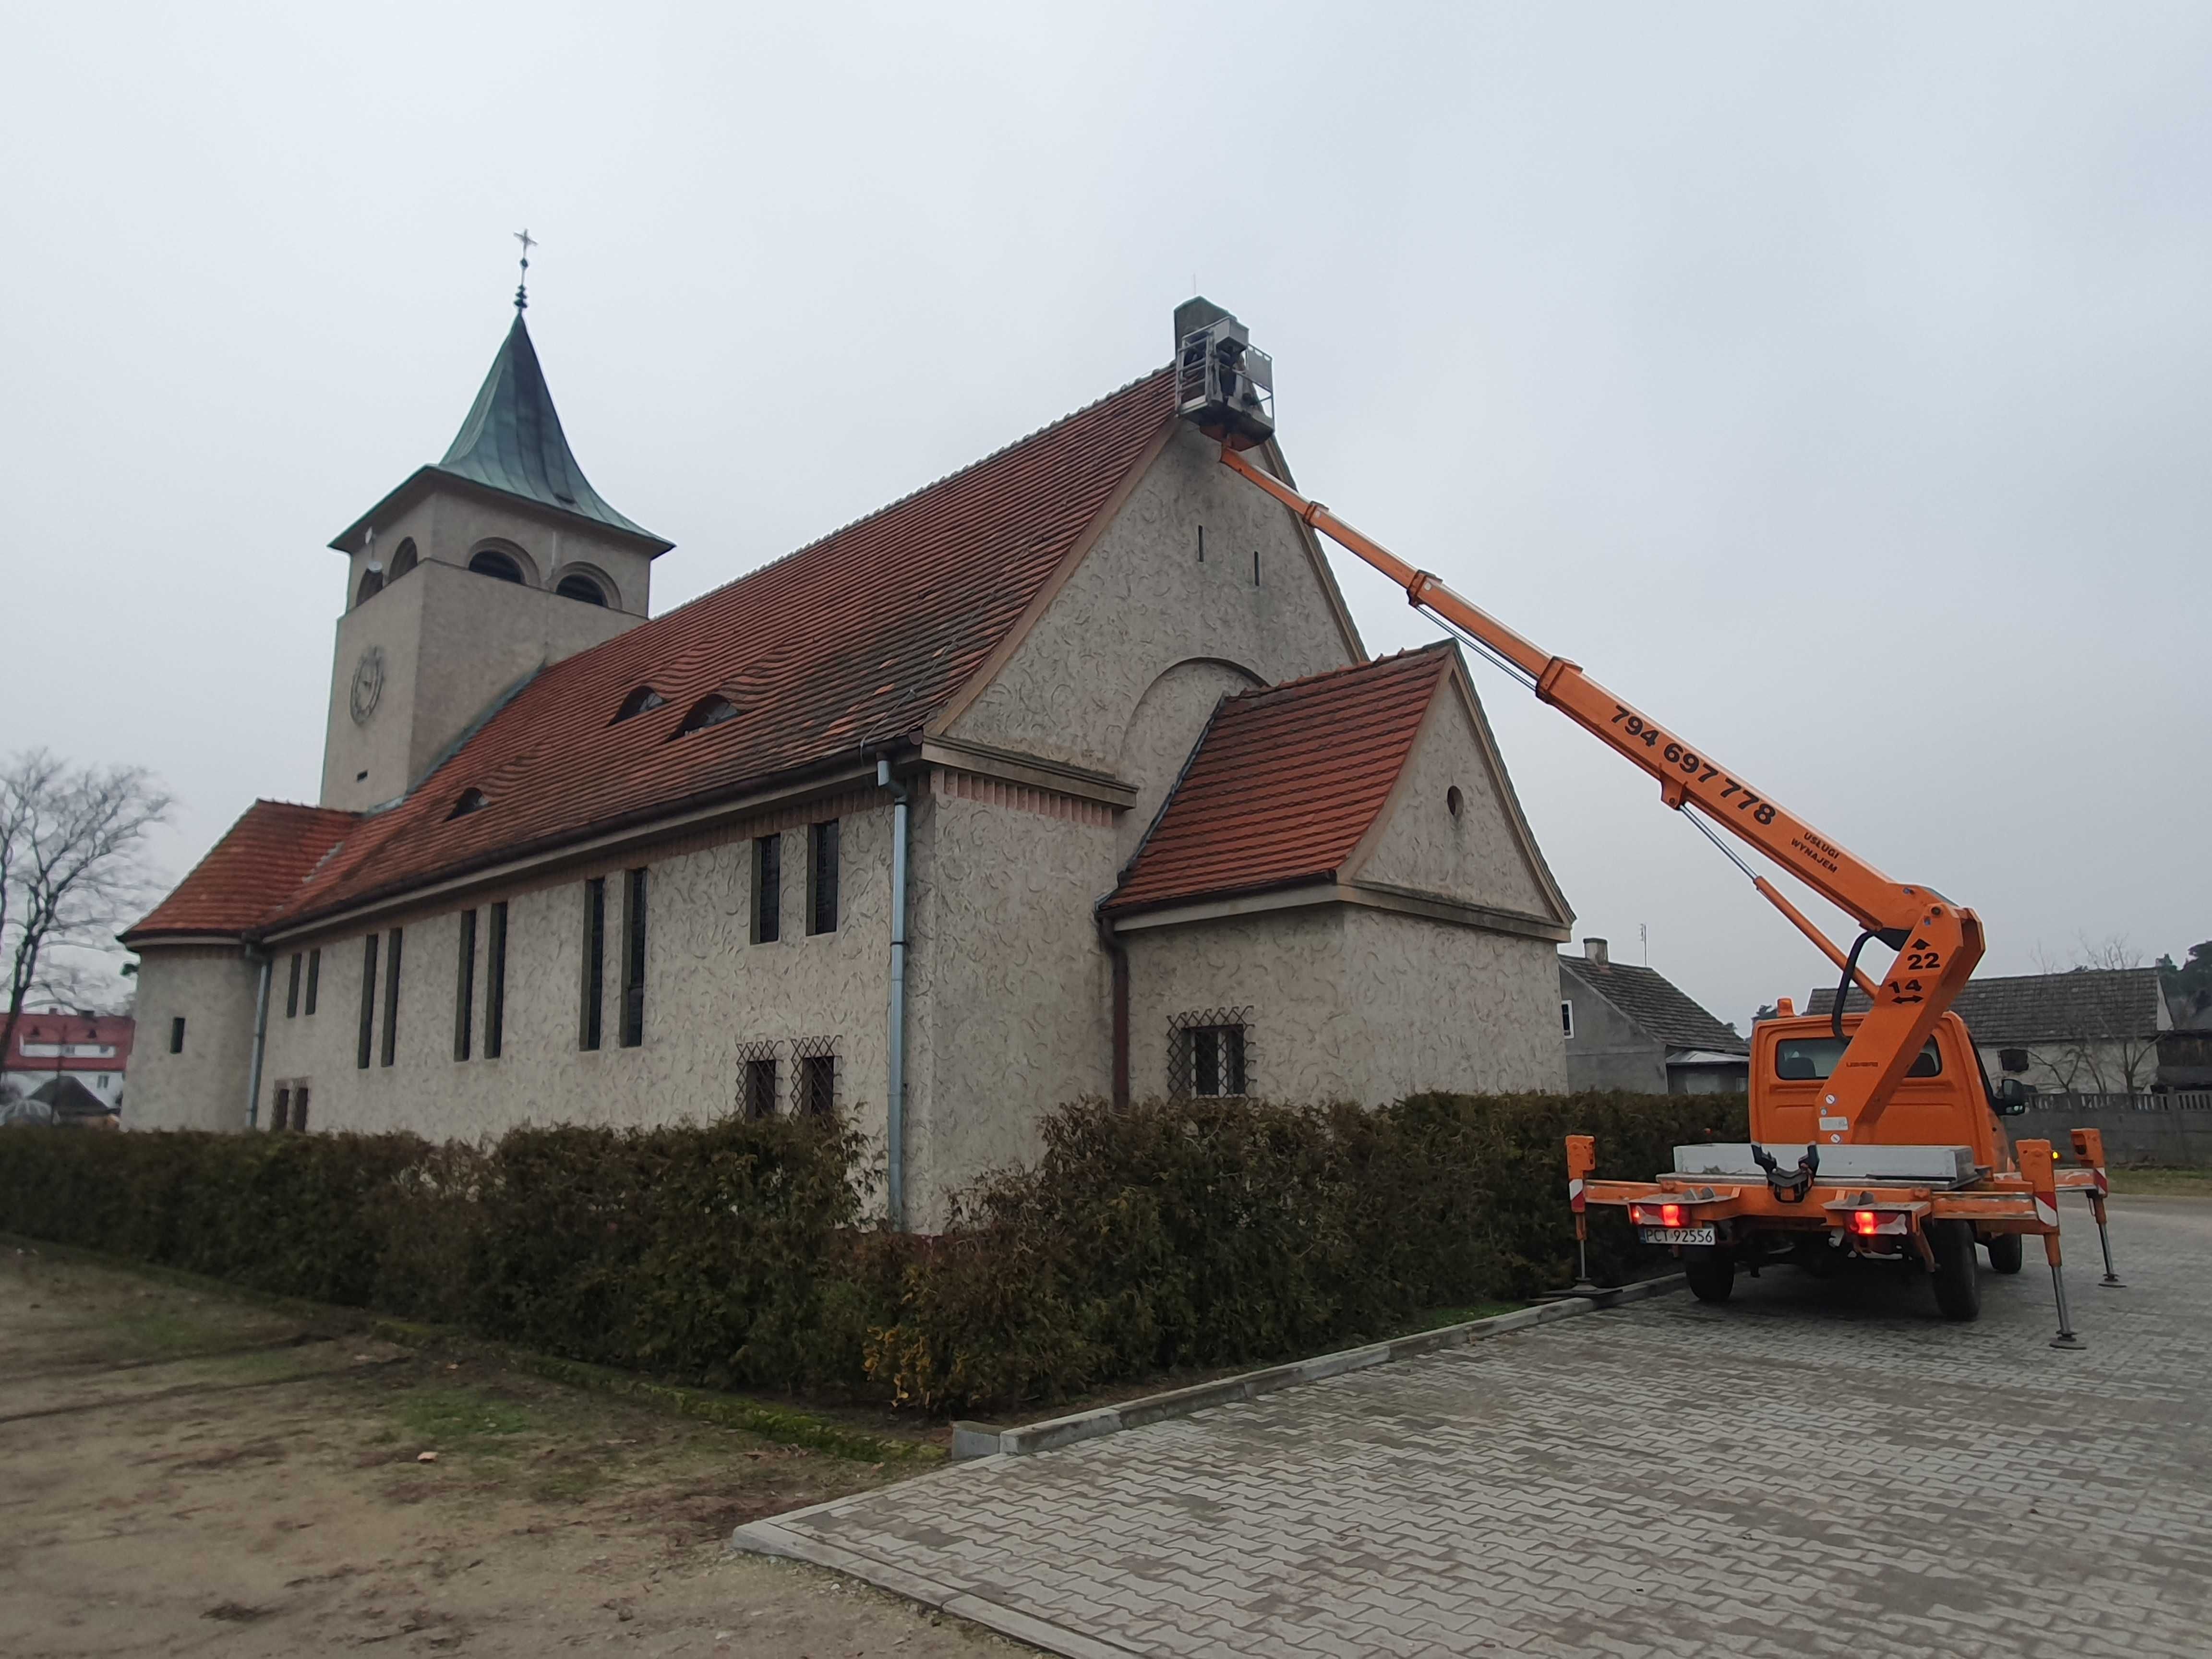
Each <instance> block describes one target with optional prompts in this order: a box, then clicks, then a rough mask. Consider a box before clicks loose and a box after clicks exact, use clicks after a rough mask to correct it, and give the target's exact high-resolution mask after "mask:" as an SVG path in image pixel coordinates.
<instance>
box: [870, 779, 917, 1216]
mask: <svg viewBox="0 0 2212 1659" xmlns="http://www.w3.org/2000/svg"><path fill="white" fill-rule="evenodd" d="M876 787H878V789H888V790H889V791H890V796H891V986H890V1016H889V1026H890V1032H889V1036H890V1044H889V1048H890V1053H889V1057H888V1060H887V1061H886V1065H885V1069H884V1140H885V1141H886V1142H887V1143H888V1145H887V1147H886V1152H885V1183H884V1184H885V1187H886V1188H887V1190H886V1192H885V1194H884V1197H885V1202H886V1204H887V1206H888V1208H889V1212H890V1224H891V1226H892V1227H893V1228H894V1229H895V1230H896V1231H901V1232H903V1231H905V1230H906V866H907V846H908V840H907V811H908V803H909V802H910V800H911V799H913V791H912V790H910V789H909V788H908V787H907V786H906V784H905V783H904V782H903V781H901V780H899V779H896V778H894V777H892V776H891V763H890V761H889V760H886V759H882V758H878V760H877V762H876Z"/></svg>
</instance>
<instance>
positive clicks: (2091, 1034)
mask: <svg viewBox="0 0 2212 1659" xmlns="http://www.w3.org/2000/svg"><path fill="white" fill-rule="evenodd" d="M1835 1004H1836V993H1835V989H1834V987H1826V988H1825V989H1821V990H1818V991H1815V992H1814V993H1813V996H1812V1000H1811V1002H1810V1004H1809V1005H1808V1012H1811V1013H1815V1014H1825V1013H1826V1012H1828V1011H1829V1010H1830V1009H1832V1008H1833V1007H1834V1006H1835ZM1845 1006H1847V1007H1849V1008H1851V1009H1854V1010H1856V1009H1861V1008H1863V1007H1865V1006H1867V1002H1866V998H1865V997H1864V996H1863V994H1860V993H1859V992H1857V991H1853V992H1852V993H1851V996H1850V1002H1849V1003H1848V1004H1846V1005H1845ZM1951 1006H1952V1009H1953V1011H1954V1012H1956V1013H1957V1014H1958V1015H1959V1017H1960V1018H1961V1019H1963V1020H1965V1021H1966V1030H1968V1031H1969V1032H1970V1033H1971V1034H1972V1036H1973V1039H1974V1047H1975V1048H1977V1049H1978V1051H1979V1052H1980V1054H1981V1057H1982V1066H1983V1069H1984V1070H1985V1071H1986V1072H1988V1073H1989V1074H1990V1081H1991V1082H1993V1083H1994V1082H1995V1081H1996V1080H1997V1079H2000V1078H2006V1077H2015V1078H2018V1079H2020V1080H2021V1082H2022V1083H2025V1084H2026V1085H2027V1086H2028V1087H2030V1088H2031V1089H2033V1090H2036V1091H2039V1092H2041V1093H2045V1094H2148V1093H2152V1092H2154V1091H2163V1090H2166V1089H2178V1088H2189V1089H2195V1088H2203V1087H2204V1086H2206V1084H2207V1083H2208V1082H2212V1056H2208V1055H2206V1054H2203V1053H2201V1052H2199V1051H2200V1050H2202V1049H2203V1048H2204V1047H2205V1046H2206V1045H2205V1043H2204V1040H2203V1033H2194V1032H2186V1031H2177V1030H2175V1029H2174V1020H2173V1015H2172V1011H2171V1010H2170V1009H2169V1008H2168V1006H2167V1005H2166V992H2165V990H2164V988H2163V987H2161V986H2160V983H2159V971H2158V969H2155V968H2076V969H2074V970H2073V971H2072V972H2070V973H2064V974H2011V975H1993V976H1991V977H1989V978H1974V979H1970V980H1968V981H1966V985H1965V986H1964V987H1962V988H1961V989H1960V992H1959V996H1958V1000H1956V1001H1955V1002H1954V1003H1953V1004H1952V1005H1951Z"/></svg>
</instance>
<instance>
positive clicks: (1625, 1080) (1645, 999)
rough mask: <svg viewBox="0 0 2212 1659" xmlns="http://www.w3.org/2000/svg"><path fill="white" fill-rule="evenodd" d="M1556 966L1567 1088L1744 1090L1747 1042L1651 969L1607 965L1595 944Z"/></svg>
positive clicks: (1588, 942)
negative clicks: (1565, 1057) (1565, 1058)
mask: <svg viewBox="0 0 2212 1659" xmlns="http://www.w3.org/2000/svg"><path fill="white" fill-rule="evenodd" d="M1559 1033H1560V1036H1562V1037H1563V1038H1564V1039H1565V1048H1566V1055H1567V1086H1568V1087H1569V1088H1571V1089H1629V1090H1633V1091H1637V1092H1638V1093H1643V1094H1661V1093H1664V1094H1670V1095H1711V1094H1727V1093H1731V1092H1735V1091H1741V1090H1743V1089H1746V1088H1748V1087H1749V1086H1750V1079H1751V1044H1750V1043H1749V1042H1747V1041H1746V1040H1745V1039H1744V1038H1742V1037H1741V1036H1737V1035H1736V1030H1735V1027H1734V1026H1733V1025H1729V1024H1725V1023H1724V1022H1723V1021H1721V1020H1717V1019H1715V1018H1713V1017H1712V1016H1711V1014H1709V1013H1707V1012H1705V1010H1704V1009H1703V1008H1701V1007H1699V1006H1698V1004H1697V1003H1696V1002H1695V1001H1693V1000H1691V998H1690V997H1688V996H1687V995H1686V994H1684V993H1683V992H1682V991H1681V990H1680V989H1679V988H1678V987H1676V986H1675V985H1674V983H1673V982H1672V981H1669V980H1668V979H1667V977H1666V976H1665V975H1662V974H1661V973H1660V972H1659V971H1658V970H1657V969H1653V968H1633V967H1631V966H1630V965H1629V964H1628V963H1623V962H1615V961H1613V957H1612V953H1611V952H1610V951H1608V950H1607V947H1606V942H1605V941H1604V940H1603V939H1584V940H1583V953H1582V954H1581V955H1580V956H1578V957H1577V956H1566V955H1562V956H1561V957H1559Z"/></svg>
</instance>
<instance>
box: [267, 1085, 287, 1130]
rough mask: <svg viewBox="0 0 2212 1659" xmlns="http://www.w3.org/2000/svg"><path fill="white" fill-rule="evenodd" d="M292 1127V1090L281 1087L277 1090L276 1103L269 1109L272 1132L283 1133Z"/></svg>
mask: <svg viewBox="0 0 2212 1659" xmlns="http://www.w3.org/2000/svg"><path fill="white" fill-rule="evenodd" d="M269 1127H270V1131H271V1132H272V1133H277V1134H282V1133H283V1132H284V1131H285V1130H287V1129H289V1128H290V1127H292V1091H290V1090H289V1089H279V1090H277V1091H276V1104H275V1105H273V1106H271V1107H270V1109H269Z"/></svg>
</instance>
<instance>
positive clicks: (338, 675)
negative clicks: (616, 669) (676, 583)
mask: <svg viewBox="0 0 2212 1659" xmlns="http://www.w3.org/2000/svg"><path fill="white" fill-rule="evenodd" d="M403 522H404V521H403ZM378 546H379V549H380V552H381V553H382V554H383V555H384V556H386V557H387V558H388V557H389V556H390V555H391V553H392V549H393V548H395V547H397V546H398V537H397V536H396V535H392V536H386V535H383V534H380V535H379V538H378ZM356 562H358V561H356ZM642 620H644V619H643V617H640V616H634V615H632V614H630V613H629V612H627V611H616V610H612V609H609V608H605V607H603V606H599V605H585V604H582V603H580V602H579V601H577V600H575V599H562V598H561V597H560V596H559V595H558V594H556V593H550V592H544V591H543V590H541V589H538V588H535V587H530V586H521V585H519V584H517V583H514V582H503V581H500V580H495V578H493V577H490V576H482V575H478V574H477V573H476V572H474V571H472V570H470V569H467V568H465V566H464V565H461V564H456V563H448V562H444V561H442V560H436V559H426V560H425V561H424V562H422V563H421V564H418V565H417V566H416V568H414V569H413V570H411V571H410V572H409V573H408V574H405V575H404V576H402V577H400V578H399V579H398V580H396V581H393V582H392V583H390V584H388V585H387V586H386V587H385V589H384V591H383V592H380V593H378V594H376V595H375V596H374V598H372V599H369V600H368V602H367V603H366V604H363V605H356V606H355V607H353V608H352V609H351V610H349V611H347V612H346V613H345V614H344V615H343V616H342V617H339V618H338V623H337V642H336V644H335V645H334V647H332V653H331V704H330V711H329V714H328V717H327V720H326V722H325V730H324V743H323V788H322V804H323V805H325V806H335V807H340V808H343V809H344V810H346V811H360V810H362V808H364V807H368V806H374V805H378V804H379V803H380V802H383V801H388V800H392V799H396V798H397V797H398V795H400V794H401V793H403V792H404V791H405V790H406V789H407V788H408V787H409V786H410V785H411V784H412V783H414V782H415V781H416V779H418V778H419V777H420V776H421V775H422V773H423V771H424V770H425V769H427V768H428V766H429V764H430V763H432V762H433V761H435V759H436V758H437V757H438V755H439V754H440V753H441V751H442V750H445V748H446V747H447V745H448V744H451V743H452V742H453V739H454V738H457V737H459V735H460V734H461V732H464V731H465V730H466V729H467V728H468V727H469V726H470V725H471V723H473V722H474V721H475V720H477V717H478V716H480V715H481V714H483V712H484V710H485V709H486V708H488V707H489V705H490V703H491V701H492V699H493V698H495V697H496V696H499V695H500V694H501V692H502V691H504V690H507V688H508V687H509V686H511V685H513V684H514V683H515V682H516V681H518V680H520V679H521V678H523V677H524V676H525V675H526V674H529V673H531V672H532V671H535V670H536V669H538V667H540V666H541V665H544V664H546V663H549V662H557V661H559V660H560V659H562V658H563V657H568V656H574V654H575V653H577V652H579V651H582V650H585V649H587V648H588V647H592V646H594V645H597V644H599V642H600V641H603V640H610V639H612V638H613V637H614V636H615V635H617V634H620V633H623V632H624V631H625V630H627V629H631V628H635V626H637V624H638V623H640V622H641V621H642ZM371 646H376V647H381V649H382V650H383V652H384V690H383V692H382V695H381V696H380V697H379V699H378V701H377V705H376V708H375V710H374V713H373V714H371V715H370V716H369V718H368V721H367V722H366V723H365V724H356V722H355V720H354V718H353V713H352V707H351V690H352V685H353V679H354V673H355V670H356V667H357V666H358V665H359V664H360V662H361V659H362V653H364V652H366V651H367V650H368V648H369V647H371ZM362 772H367V773H368V777H366V778H362V777H361V776H360V774H361V773H362Z"/></svg>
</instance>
